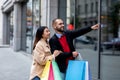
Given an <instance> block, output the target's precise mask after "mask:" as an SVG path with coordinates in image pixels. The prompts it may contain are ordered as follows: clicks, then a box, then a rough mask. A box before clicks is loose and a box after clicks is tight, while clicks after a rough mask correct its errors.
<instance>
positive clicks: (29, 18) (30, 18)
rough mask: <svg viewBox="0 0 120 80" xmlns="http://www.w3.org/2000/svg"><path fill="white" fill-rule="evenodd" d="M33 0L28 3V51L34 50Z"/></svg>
mask: <svg viewBox="0 0 120 80" xmlns="http://www.w3.org/2000/svg"><path fill="white" fill-rule="evenodd" d="M32 10H33V9H32V0H29V2H28V3H27V27H26V37H27V38H26V46H27V48H26V51H27V52H28V53H31V52H32V44H33V43H32V40H33V39H32V37H33V35H32V34H33V33H32V32H33V24H32Z"/></svg>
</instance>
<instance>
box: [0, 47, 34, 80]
mask: <svg viewBox="0 0 120 80" xmlns="http://www.w3.org/2000/svg"><path fill="white" fill-rule="evenodd" d="M31 62H32V56H31V54H27V53H25V52H22V51H19V52H14V51H13V49H11V48H10V47H9V46H1V47H0V80H29V73H30V68H31Z"/></svg>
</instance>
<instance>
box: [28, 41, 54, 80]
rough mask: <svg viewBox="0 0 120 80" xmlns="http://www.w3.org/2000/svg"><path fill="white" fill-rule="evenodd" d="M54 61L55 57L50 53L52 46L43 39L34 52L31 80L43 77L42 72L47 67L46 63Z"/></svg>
mask: <svg viewBox="0 0 120 80" xmlns="http://www.w3.org/2000/svg"><path fill="white" fill-rule="evenodd" d="M52 59H54V57H53V55H52V54H51V52H50V46H49V44H47V43H46V42H45V40H43V39H41V40H40V41H38V43H37V44H36V47H35V49H34V50H33V62H32V67H31V73H30V80H31V79H32V78H34V77H35V76H39V77H40V76H41V74H42V71H43V69H44V67H45V64H46V61H48V60H52Z"/></svg>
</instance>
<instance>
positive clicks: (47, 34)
mask: <svg viewBox="0 0 120 80" xmlns="http://www.w3.org/2000/svg"><path fill="white" fill-rule="evenodd" d="M42 37H43V38H44V39H49V38H50V30H49V29H48V28H45V29H44V32H43V35H42Z"/></svg>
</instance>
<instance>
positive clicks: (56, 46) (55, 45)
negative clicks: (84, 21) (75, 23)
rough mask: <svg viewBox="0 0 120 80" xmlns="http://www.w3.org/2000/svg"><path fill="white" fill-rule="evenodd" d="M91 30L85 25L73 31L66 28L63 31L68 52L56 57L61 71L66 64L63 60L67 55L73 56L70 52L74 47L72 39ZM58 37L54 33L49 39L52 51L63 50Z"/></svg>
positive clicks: (64, 70)
mask: <svg viewBox="0 0 120 80" xmlns="http://www.w3.org/2000/svg"><path fill="white" fill-rule="evenodd" d="M91 30H92V29H91V27H85V28H81V29H78V30H73V31H68V30H67V31H64V35H65V36H66V39H67V42H68V45H69V48H70V53H67V52H63V53H61V54H60V55H59V56H57V57H56V62H57V64H58V66H59V69H60V71H61V72H63V73H64V72H66V68H67V66H66V62H65V61H66V59H67V58H68V57H70V56H73V55H72V52H73V51H75V48H74V46H73V39H75V38H76V37H79V36H81V35H83V34H85V33H87V32H89V31H91ZM58 39H59V38H58V37H57V36H56V34H54V35H53V36H52V37H51V38H50V40H49V43H50V47H51V52H52V53H53V52H54V50H61V51H63V48H62V46H61V44H60V42H59V40H58Z"/></svg>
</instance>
